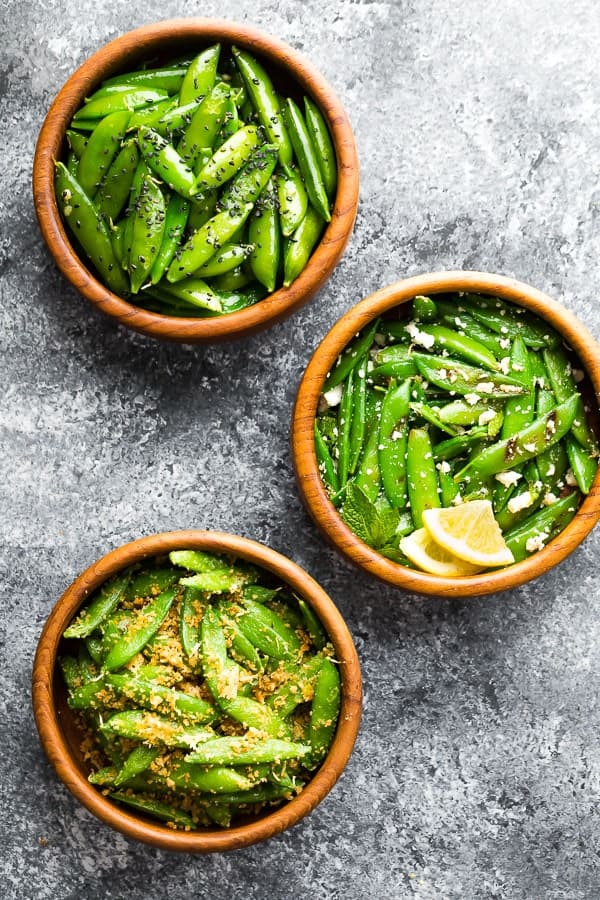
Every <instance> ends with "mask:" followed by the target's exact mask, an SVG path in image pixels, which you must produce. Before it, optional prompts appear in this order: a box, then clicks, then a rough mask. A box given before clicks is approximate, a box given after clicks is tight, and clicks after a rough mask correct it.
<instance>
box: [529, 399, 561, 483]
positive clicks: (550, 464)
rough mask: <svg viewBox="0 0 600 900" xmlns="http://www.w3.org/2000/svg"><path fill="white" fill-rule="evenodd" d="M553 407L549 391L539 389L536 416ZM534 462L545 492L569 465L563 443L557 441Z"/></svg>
mask: <svg viewBox="0 0 600 900" xmlns="http://www.w3.org/2000/svg"><path fill="white" fill-rule="evenodd" d="M555 406H556V399H555V397H554V394H553V393H551V391H548V390H543V389H539V390H538V393H537V404H536V413H537V415H538V416H543V415H545V414H546V413H548V412H550V410H551V409H554V407H555ZM536 462H537V465H538V470H539V473H540V479H541V481H542V484H543V485H544V488H545V489H546V490H550V488H551V486H552V485H553V484H554V483H555V479H556V478H557V477H558V478H560V476H561V475H563V474H564V472H565V471H566V469H567V466H568V464H569V463H568V458H567V453H566V450H565V447H564V441H559V442H558V443H557V444H553V445H552V447H548V449H547V450H543V451H542V452H541V453H540V454H539V455H538V456H537V458H536Z"/></svg>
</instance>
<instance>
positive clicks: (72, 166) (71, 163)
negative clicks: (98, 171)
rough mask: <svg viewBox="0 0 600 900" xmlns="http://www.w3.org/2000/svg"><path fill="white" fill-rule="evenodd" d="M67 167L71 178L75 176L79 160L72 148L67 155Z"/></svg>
mask: <svg viewBox="0 0 600 900" xmlns="http://www.w3.org/2000/svg"><path fill="white" fill-rule="evenodd" d="M67 169H68V171H69V173H70V174H71V175H72V176H73V178H77V170H78V169H79V160H78V159H77V157H76V155H75V154H74V153H73V151H72V150H70V151H69V155H68V156H67Z"/></svg>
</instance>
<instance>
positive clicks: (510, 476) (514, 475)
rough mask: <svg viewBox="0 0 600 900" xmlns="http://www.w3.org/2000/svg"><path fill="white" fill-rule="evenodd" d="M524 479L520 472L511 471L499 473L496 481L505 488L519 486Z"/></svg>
mask: <svg viewBox="0 0 600 900" xmlns="http://www.w3.org/2000/svg"><path fill="white" fill-rule="evenodd" d="M522 477H523V476H522V475H521V473H520V472H515V471H514V470H512V469H511V470H510V471H508V472H498V474H497V475H496V481H499V482H500V484H502V485H503V486H504V487H512V485H513V484H517V482H518V481H520V480H521V478H522Z"/></svg>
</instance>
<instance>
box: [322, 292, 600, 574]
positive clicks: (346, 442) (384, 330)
mask: <svg viewBox="0 0 600 900" xmlns="http://www.w3.org/2000/svg"><path fill="white" fill-rule="evenodd" d="M405 309H406V307H402V308H401V310H402V311H401V312H400V313H398V312H397V311H394V312H392V313H391V314H390V317H387V316H386V317H384V318H380V319H378V320H377V321H374V322H373V323H372V324H371V325H369V326H368V327H366V328H365V329H364V330H363V331H362V332H361V333H359V334H358V335H357V336H356V338H355V339H354V340H353V341H352V343H351V344H350V345H349V346H348V347H347V348H346V349H345V350H344V352H343V353H342V354H341V355H340V357H339V358H338V360H337V362H336V365H335V366H334V368H333V369H332V371H331V372H330V373H329V374H328V377H327V379H326V381H325V384H324V386H323V393H322V395H321V400H320V405H319V411H318V414H317V417H316V420H315V450H316V456H317V461H318V466H319V471H320V474H321V477H322V480H323V483H324V485H325V487H326V489H327V492H328V494H329V496H330V498H331V500H332V501H333V503H334V504H335V505H336V506H337V507H339V508H340V512H341V515H342V517H343V518H344V519H345V521H346V523H347V524H348V525H349V527H350V528H351V529H352V530H353V531H354V532H355V533H356V534H357V535H358V536H359V537H360V538H361V539H362V540H364V541H365V543H367V544H369V545H370V546H372V547H374V548H375V549H377V550H378V551H379V552H381V553H382V554H383V555H384V556H387V557H389V558H390V559H392V560H395V561H397V562H399V563H401V564H403V565H407V566H410V565H411V563H410V562H409V561H408V560H407V559H406V557H405V556H404V555H403V554H402V552H401V551H400V549H399V542H400V540H401V539H402V537H404V536H405V535H407V534H410V533H411V532H412V531H414V530H416V529H419V528H421V527H423V512H424V510H426V509H431V508H437V507H448V506H451V505H452V504H458V503H462V502H464V501H467V500H474V499H489V500H490V501H491V502H492V504H493V510H494V515H495V518H496V521H497V522H498V524H499V526H500V528H501V530H502V532H503V534H504V538H505V540H506V543H507V545H508V547H509V548H510V550H511V551H512V553H513V555H514V557H515V560H516V561H519V560H522V559H525V558H526V557H527V556H529V555H531V554H532V553H535V552H537V551H539V550H540V549H542V548H543V547H544V546H545V544H546V543H547V542H548V541H549V540H551V539H552V538H553V537H555V536H556V535H557V534H558V533H559V532H560V531H562V530H563V529H564V528H565V527H566V525H567V524H568V523H569V521H570V520H571V519H572V518H573V516H574V515H575V512H576V511H577V508H578V506H579V505H580V503H581V501H582V498H583V496H584V495H585V494H587V493H588V492H589V491H590V488H591V485H592V482H593V480H594V477H595V475H596V470H597V466H598V440H597V437H596V435H595V433H594V430H593V428H592V426H591V424H590V422H589V420H588V415H587V413H588V412H589V409H588V408H587V406H586V401H585V400H584V395H583V394H582V392H581V388H582V387H583V380H584V373H583V372H582V371H580V370H578V368H577V365H576V363H574V362H573V360H572V356H571V354H570V352H569V351H568V348H566V347H565V346H564V344H563V342H562V340H561V338H560V336H559V335H558V334H557V333H556V332H555V331H554V330H553V329H552V328H551V327H549V326H548V325H547V324H546V323H545V322H544V321H543V320H542V319H540V318H539V317H538V316H536V315H534V314H533V313H531V312H529V311H526V310H524V309H523V308H521V307H518V306H516V305H513V304H511V303H507V302H505V301H503V300H501V299H499V298H496V297H489V296H482V295H478V294H468V293H467V294H462V293H460V294H456V295H439V296H436V297H435V298H431V297H415V298H414V300H413V301H412V303H411V306H410V310H409V312H408V318H405V319H401V318H398V315H406V313H405V312H404V310H405ZM590 396H593V394H592V393H591V392H590Z"/></svg>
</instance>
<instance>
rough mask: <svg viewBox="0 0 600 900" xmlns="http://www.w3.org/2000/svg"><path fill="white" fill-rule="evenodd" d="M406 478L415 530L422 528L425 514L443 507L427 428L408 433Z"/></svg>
mask: <svg viewBox="0 0 600 900" xmlns="http://www.w3.org/2000/svg"><path fill="white" fill-rule="evenodd" d="M406 476H407V484H408V498H409V500H410V511H411V515H412V518H413V522H414V523H415V528H422V527H423V512H424V511H425V510H426V509H437V508H438V507H439V506H440V505H441V504H440V497H439V493H438V480H437V471H436V468H435V462H434V459H433V449H432V446H431V439H430V437H429V432H428V431H427V429H426V428H411V429H410V431H409V432H408V445H407V452H406Z"/></svg>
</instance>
